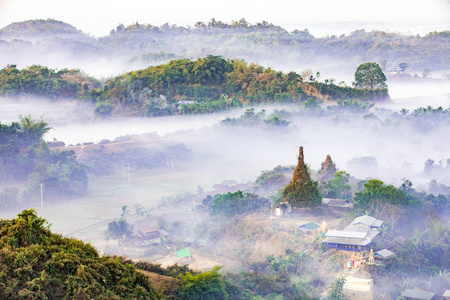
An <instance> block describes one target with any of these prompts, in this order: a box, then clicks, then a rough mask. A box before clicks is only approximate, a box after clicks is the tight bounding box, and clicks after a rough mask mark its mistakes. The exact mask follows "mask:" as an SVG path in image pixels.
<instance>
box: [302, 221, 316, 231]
mask: <svg viewBox="0 0 450 300" xmlns="http://www.w3.org/2000/svg"><path fill="white" fill-rule="evenodd" d="M319 227H320V226H319V225H317V224H316V223H314V222H309V223H306V224H303V225H300V226H298V228H300V229H302V228H305V229H310V230H313V229H317V228H319Z"/></svg>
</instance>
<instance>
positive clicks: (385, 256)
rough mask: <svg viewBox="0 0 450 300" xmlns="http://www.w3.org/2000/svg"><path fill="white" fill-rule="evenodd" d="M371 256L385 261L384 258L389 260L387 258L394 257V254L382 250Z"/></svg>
mask: <svg viewBox="0 0 450 300" xmlns="http://www.w3.org/2000/svg"><path fill="white" fill-rule="evenodd" d="M373 255H374V256H380V257H382V258H384V259H386V258H389V257H391V256H393V255H395V254H394V252H392V251H389V250H388V249H383V250H380V251H377V252H375V253H374V254H373Z"/></svg>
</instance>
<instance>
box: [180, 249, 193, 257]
mask: <svg viewBox="0 0 450 300" xmlns="http://www.w3.org/2000/svg"><path fill="white" fill-rule="evenodd" d="M191 256H192V255H191V252H190V251H189V249H188V248H185V249H183V250H180V251H177V257H178V258H184V259H191Z"/></svg>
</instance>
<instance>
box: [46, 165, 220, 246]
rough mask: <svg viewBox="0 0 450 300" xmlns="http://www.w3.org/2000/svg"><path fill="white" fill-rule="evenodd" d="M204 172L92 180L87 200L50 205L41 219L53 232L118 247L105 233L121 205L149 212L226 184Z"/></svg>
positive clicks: (145, 173)
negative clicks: (170, 200) (174, 199)
mask: <svg viewBox="0 0 450 300" xmlns="http://www.w3.org/2000/svg"><path fill="white" fill-rule="evenodd" d="M223 180H224V179H223V178H214V176H212V175H211V174H209V173H205V172H202V171H201V170H199V171H197V172H193V171H192V170H185V169H169V168H167V169H157V170H137V171H133V172H131V174H130V183H129V184H128V178H125V183H124V182H123V181H124V180H123V177H122V174H115V175H110V176H103V177H100V178H94V179H91V181H90V186H89V193H88V195H86V196H85V197H81V198H77V199H71V200H65V201H62V202H59V203H50V204H48V205H46V204H45V203H44V208H42V209H41V208H38V213H39V215H40V216H42V217H44V218H45V219H46V220H47V221H48V222H50V223H51V224H52V225H51V229H52V230H53V231H54V232H57V233H61V234H63V235H65V236H66V235H67V236H73V237H76V238H80V239H82V240H83V241H86V242H90V243H92V244H93V245H94V246H96V247H98V248H100V249H101V248H103V247H104V246H105V245H112V244H117V243H116V242H111V241H110V242H106V241H105V238H104V232H105V230H106V229H107V224H108V223H109V222H111V221H112V220H114V219H116V218H119V217H120V215H121V213H122V209H121V208H122V206H123V205H127V206H128V208H130V209H131V210H133V209H134V206H135V204H139V205H141V206H143V207H144V208H146V209H151V208H153V209H154V210H153V211H152V215H153V212H154V213H155V214H157V213H158V212H157V207H158V205H159V204H160V203H161V200H162V199H163V198H164V197H168V196H172V195H177V194H184V193H196V191H197V189H198V186H201V187H202V188H203V189H205V190H208V189H211V187H212V185H214V184H215V183H217V182H221V181H223Z"/></svg>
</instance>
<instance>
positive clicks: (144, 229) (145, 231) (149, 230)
mask: <svg viewBox="0 0 450 300" xmlns="http://www.w3.org/2000/svg"><path fill="white" fill-rule="evenodd" d="M138 231H140V232H142V233H143V234H148V233H152V232H156V231H158V228H156V227H153V226H147V227H142V228H141V229H139V230H138Z"/></svg>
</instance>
